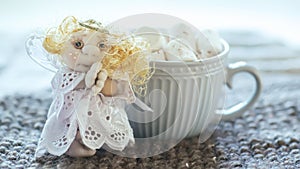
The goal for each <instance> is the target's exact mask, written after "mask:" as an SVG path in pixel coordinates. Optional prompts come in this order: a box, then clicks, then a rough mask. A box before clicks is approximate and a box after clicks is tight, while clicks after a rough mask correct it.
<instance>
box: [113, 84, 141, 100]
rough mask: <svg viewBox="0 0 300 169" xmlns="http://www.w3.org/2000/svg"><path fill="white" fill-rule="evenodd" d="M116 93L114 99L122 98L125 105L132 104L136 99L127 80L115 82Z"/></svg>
mask: <svg viewBox="0 0 300 169" xmlns="http://www.w3.org/2000/svg"><path fill="white" fill-rule="evenodd" d="M116 82H117V93H116V95H115V96H114V97H119V98H123V99H125V100H126V101H127V103H134V102H135V100H136V97H135V95H134V92H133V90H132V86H131V84H130V82H129V81H128V80H117V81H116Z"/></svg>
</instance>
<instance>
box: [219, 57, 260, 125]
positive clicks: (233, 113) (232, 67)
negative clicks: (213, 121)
mask: <svg viewBox="0 0 300 169" xmlns="http://www.w3.org/2000/svg"><path fill="white" fill-rule="evenodd" d="M240 72H246V73H249V74H250V75H252V76H253V77H254V79H255V82H256V83H255V91H254V92H253V94H252V96H251V97H250V98H248V99H247V100H245V101H243V102H241V103H238V104H236V105H233V106H232V107H230V108H226V109H225V110H224V111H223V116H222V120H229V119H233V118H237V117H240V116H241V115H242V113H243V112H245V111H246V110H247V109H249V108H250V107H251V106H252V105H253V104H254V103H255V101H256V100H257V99H258V97H259V95H260V93H261V90H262V83H261V79H260V77H259V74H258V71H257V70H256V69H255V68H254V67H251V66H249V65H247V64H246V63H245V62H236V63H232V64H229V65H228V67H227V83H226V84H227V86H228V87H229V88H230V89H232V77H233V76H234V75H235V74H237V73H240Z"/></svg>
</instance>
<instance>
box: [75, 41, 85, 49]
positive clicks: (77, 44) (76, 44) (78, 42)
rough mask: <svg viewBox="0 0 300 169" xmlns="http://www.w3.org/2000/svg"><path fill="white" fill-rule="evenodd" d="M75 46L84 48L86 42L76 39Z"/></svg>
mask: <svg viewBox="0 0 300 169" xmlns="http://www.w3.org/2000/svg"><path fill="white" fill-rule="evenodd" d="M73 46H74V47H75V48H76V49H82V48H83V46H84V43H83V41H82V40H76V41H74V42H73Z"/></svg>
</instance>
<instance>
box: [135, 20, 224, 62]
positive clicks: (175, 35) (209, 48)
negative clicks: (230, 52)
mask: <svg viewBox="0 0 300 169" xmlns="http://www.w3.org/2000/svg"><path fill="white" fill-rule="evenodd" d="M135 35H136V36H138V37H141V38H143V39H144V40H146V41H147V42H148V43H149V44H150V49H151V51H152V54H151V57H150V59H151V60H160V61H161V60H163V61H196V60H199V59H205V58H209V57H212V56H216V55H217V54H219V53H220V52H221V51H222V49H223V46H222V43H221V38H220V36H219V34H218V33H217V32H216V31H214V30H211V29H205V30H202V31H195V30H193V29H192V28H191V27H190V26H188V25H186V24H183V23H180V24H177V25H175V26H173V27H172V28H171V29H170V30H168V31H165V30H159V29H155V28H152V27H141V28H139V29H137V30H136V31H135Z"/></svg>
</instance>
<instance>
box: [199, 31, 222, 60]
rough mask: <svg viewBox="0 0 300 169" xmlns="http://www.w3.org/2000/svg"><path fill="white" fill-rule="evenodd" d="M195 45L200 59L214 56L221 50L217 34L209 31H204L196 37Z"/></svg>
mask: <svg viewBox="0 0 300 169" xmlns="http://www.w3.org/2000/svg"><path fill="white" fill-rule="evenodd" d="M196 45H197V53H198V54H199V57H200V58H208V57H212V56H216V55H217V54H218V53H220V52H221V51H222V49H223V46H222V43H221V40H220V36H219V34H218V33H217V32H216V31H214V30H211V29H205V30H203V31H201V33H200V34H198V35H197V42H196Z"/></svg>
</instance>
